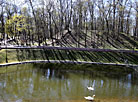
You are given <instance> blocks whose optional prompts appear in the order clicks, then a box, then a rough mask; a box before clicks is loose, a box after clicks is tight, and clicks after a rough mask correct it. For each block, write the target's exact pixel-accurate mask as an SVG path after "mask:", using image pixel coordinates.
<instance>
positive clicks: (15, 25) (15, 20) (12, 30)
mask: <svg viewBox="0 0 138 102" xmlns="http://www.w3.org/2000/svg"><path fill="white" fill-rule="evenodd" d="M26 26H27V24H26V18H25V16H23V15H17V14H15V15H14V16H13V17H11V18H10V19H8V20H7V22H6V24H5V30H6V33H7V34H8V35H10V36H16V35H17V34H21V33H22V31H25V30H26Z"/></svg>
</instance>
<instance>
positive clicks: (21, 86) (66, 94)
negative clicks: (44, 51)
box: [0, 64, 138, 102]
mask: <svg viewBox="0 0 138 102" xmlns="http://www.w3.org/2000/svg"><path fill="white" fill-rule="evenodd" d="M42 67H43V68H42ZM92 85H94V91H89V90H88V89H87V86H92ZM93 94H95V95H96V97H95V102H138V78H137V74H135V73H128V74H125V75H121V74H119V75H112V74H110V75H109V74H108V73H106V71H105V72H103V71H102V72H100V71H86V70H80V71H76V70H65V69H63V68H59V69H54V68H53V66H52V68H50V67H49V66H46V65H42V64H41V65H36V64H25V65H14V66H9V67H1V68H0V102H87V101H86V100H85V99H84V96H92V95H93Z"/></svg>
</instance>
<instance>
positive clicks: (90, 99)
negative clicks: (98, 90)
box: [84, 95, 95, 101]
mask: <svg viewBox="0 0 138 102" xmlns="http://www.w3.org/2000/svg"><path fill="white" fill-rule="evenodd" d="M94 97H95V95H93V96H92V97H91V96H87V97H84V98H85V99H86V100H88V101H94Z"/></svg>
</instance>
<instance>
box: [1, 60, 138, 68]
mask: <svg viewBox="0 0 138 102" xmlns="http://www.w3.org/2000/svg"><path fill="white" fill-rule="evenodd" d="M28 63H61V64H62V63H65V64H67V63H69V64H93V65H113V66H124V67H132V68H134V67H138V65H134V64H117V63H102V62H87V61H69V60H66V61H63V60H60V61H59V60H49V61H48V60H31V61H21V62H10V63H4V64H0V67H4V66H11V65H18V64H28Z"/></svg>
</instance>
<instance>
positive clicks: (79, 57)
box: [0, 49, 138, 64]
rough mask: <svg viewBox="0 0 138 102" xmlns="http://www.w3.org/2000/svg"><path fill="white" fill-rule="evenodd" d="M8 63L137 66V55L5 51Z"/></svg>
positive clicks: (0, 55) (1, 55) (0, 56)
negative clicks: (68, 62) (91, 63)
mask: <svg viewBox="0 0 138 102" xmlns="http://www.w3.org/2000/svg"><path fill="white" fill-rule="evenodd" d="M7 58H8V62H19V61H28V60H70V61H88V62H101V63H117V64H124V63H125V64H138V54H137V53H119V52H85V51H68V52H67V51H55V50H44V49H43V50H38V49H37V50H36V49H30V50H28V49H26V50H19V49H18V50H14V49H12V50H7ZM5 62H6V50H0V63H5Z"/></svg>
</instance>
